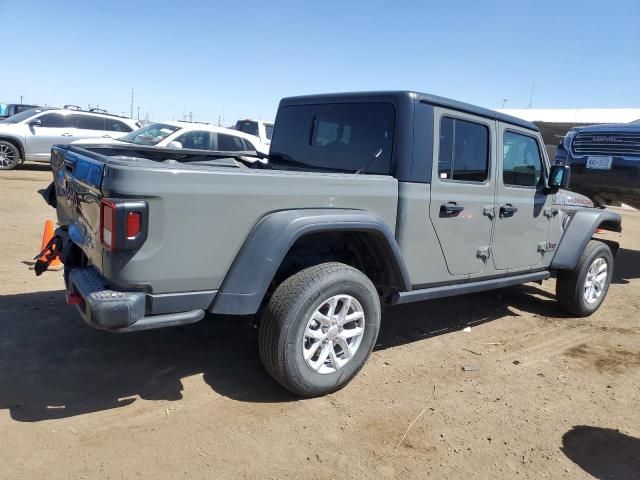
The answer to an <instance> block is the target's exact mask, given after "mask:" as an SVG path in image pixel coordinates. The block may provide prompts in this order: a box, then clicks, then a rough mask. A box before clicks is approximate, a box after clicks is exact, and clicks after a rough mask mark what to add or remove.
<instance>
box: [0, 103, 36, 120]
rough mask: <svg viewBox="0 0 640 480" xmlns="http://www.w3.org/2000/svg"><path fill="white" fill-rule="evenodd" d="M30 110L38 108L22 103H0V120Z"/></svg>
mask: <svg viewBox="0 0 640 480" xmlns="http://www.w3.org/2000/svg"><path fill="white" fill-rule="evenodd" d="M32 108H39V106H38V105H27V104H24V103H0V120H3V119H5V118H7V117H10V116H12V115H15V114H16V113H20V112H24V111H25V110H31V109H32Z"/></svg>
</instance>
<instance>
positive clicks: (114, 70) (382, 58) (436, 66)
mask: <svg viewBox="0 0 640 480" xmlns="http://www.w3.org/2000/svg"><path fill="white" fill-rule="evenodd" d="M0 19H1V21H2V25H3V28H2V34H1V40H0V45H2V47H3V48H2V63H3V75H2V76H1V77H0V101H2V102H14V101H18V100H19V96H20V95H24V102H25V103H27V102H34V103H39V104H45V103H46V104H53V105H56V104H58V105H59V104H64V103H72V104H78V105H82V106H86V105H87V104H92V105H95V104H99V105H100V106H101V107H105V108H107V109H109V110H110V111H112V112H115V113H120V112H127V113H128V112H129V109H130V92H131V88H134V89H135V104H134V105H135V107H138V106H140V111H141V116H143V115H144V114H145V113H146V112H150V113H151V115H152V117H153V118H154V119H156V120H161V119H167V118H168V119H171V118H176V119H179V118H182V115H183V113H184V112H187V113H188V112H190V111H192V112H193V118H194V120H201V121H214V122H215V121H217V119H218V116H219V115H222V114H223V109H224V115H225V124H230V123H231V122H233V121H235V120H236V119H237V118H244V117H262V118H265V119H272V118H273V117H274V116H275V112H276V109H277V105H278V101H279V99H280V98H282V97H284V96H289V95H299V94H308V93H321V92H335V91H355V90H380V89H411V90H418V91H425V92H429V93H434V94H437V95H443V96H448V97H452V98H455V99H458V100H463V101H467V102H471V103H475V104H478V105H481V106H485V107H489V108H499V107H500V106H501V105H502V99H504V98H507V99H509V101H508V102H507V104H506V105H507V107H512V108H526V107H527V106H528V104H529V97H530V94H531V89H532V85H533V83H534V82H535V91H534V96H533V107H534V108H535V107H538V108H553V107H558V108H560V107H640V48H639V47H640V1H638V0H627V1H623V0H620V1H616V0H609V1H607V2H603V1H590V0H587V1H568V0H567V1H561V0H556V1H547V0H542V1H528V0H512V1H497V0H496V1H490V0H484V1H455V0H453V1H444V2H443V1H439V2H430V1H415V2H403V1H401V0H396V1H378V0H368V1H351V2H350V1H347V0H342V1H335V0H315V1H299V2H293V1H291V2H285V1H279V0H268V1H265V0H261V1H257V2H254V1H251V0H244V1H239V2H232V1H225V2H222V1H205V0H194V1H190V0H181V1H173V2H171V1H159V0H156V1H147V0H138V1H88V2H87V1H85V2H80V1H75V0H65V1H51V0H48V1H47V0H42V1H32V0H0ZM136 110H137V108H134V115H135V114H136V113H135V112H136Z"/></svg>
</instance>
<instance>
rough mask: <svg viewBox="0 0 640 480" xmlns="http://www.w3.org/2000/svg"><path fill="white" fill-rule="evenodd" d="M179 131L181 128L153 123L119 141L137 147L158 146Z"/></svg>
mask: <svg viewBox="0 0 640 480" xmlns="http://www.w3.org/2000/svg"><path fill="white" fill-rule="evenodd" d="M178 130H180V127H176V126H174V125H169V124H167V123H152V124H150V125H147V126H145V127H142V128H139V129H138V130H134V131H133V132H131V133H129V134H127V135H125V136H124V137H120V138H118V140H120V141H121V142H128V143H134V144H136V145H157V144H158V143H160V142H161V141H162V140H164V139H165V138H167V137H168V136H169V135H171V134H172V133H174V132H177V131H178Z"/></svg>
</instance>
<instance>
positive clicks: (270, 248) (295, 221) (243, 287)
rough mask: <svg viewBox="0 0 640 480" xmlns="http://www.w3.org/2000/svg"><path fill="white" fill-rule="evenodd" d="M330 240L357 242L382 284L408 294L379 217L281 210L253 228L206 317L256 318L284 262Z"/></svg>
mask: <svg viewBox="0 0 640 480" xmlns="http://www.w3.org/2000/svg"><path fill="white" fill-rule="evenodd" d="M329 236H331V238H343V239H345V238H349V239H350V240H353V241H356V240H357V241H358V242H360V244H361V245H362V246H363V248H364V249H365V250H364V253H366V254H367V258H370V259H371V260H372V262H373V264H374V266H373V267H372V268H376V267H375V265H377V266H378V267H379V268H380V269H381V271H382V272H383V273H382V278H383V280H382V281H383V283H385V284H386V286H387V287H389V288H390V289H395V290H411V282H410V280H409V275H408V272H407V268H406V265H405V264H404V260H403V258H402V254H401V253H400V248H399V246H398V244H397V242H396V240H395V237H394V236H393V233H392V232H391V230H390V229H389V227H388V226H387V225H386V223H385V222H384V220H382V218H380V217H379V216H378V215H376V214H374V213H371V212H366V211H360V210H346V209H318V210H315V209H304V210H285V211H279V212H275V213H271V214H268V215H266V216H265V217H263V218H262V219H261V220H260V221H259V222H258V223H257V224H256V225H255V226H254V228H253V230H252V231H251V233H250V234H249V236H248V237H247V239H246V241H245V243H244V245H243V246H242V248H241V249H240V251H239V253H238V255H237V256H236V258H235V260H234V262H233V264H232V266H231V268H230V269H229V272H228V273H227V275H226V277H225V279H224V281H223V283H222V286H221V287H220V290H219V292H218V294H217V295H216V298H215V300H214V302H213V304H212V307H211V309H210V310H211V312H212V313H220V314H236V315H251V314H254V313H256V312H257V311H258V309H259V307H260V305H261V303H262V301H263V299H264V297H265V295H266V294H267V291H268V289H269V286H270V285H271V283H272V281H273V280H274V278H276V276H277V275H278V273H279V272H282V268H284V267H283V265H284V263H283V262H284V261H285V259H286V258H288V256H289V255H291V254H292V252H295V251H296V249H297V248H299V246H300V245H307V244H308V243H312V242H310V239H314V240H318V239H320V240H321V241H322V239H327V240H328V239H329V238H330V237H329ZM314 237H315V238H314ZM361 253H362V252H361ZM325 260H328V259H325ZM307 266H310V265H307ZM365 270H366V269H365ZM365 273H367V272H366V271H365ZM378 280H380V279H378Z"/></svg>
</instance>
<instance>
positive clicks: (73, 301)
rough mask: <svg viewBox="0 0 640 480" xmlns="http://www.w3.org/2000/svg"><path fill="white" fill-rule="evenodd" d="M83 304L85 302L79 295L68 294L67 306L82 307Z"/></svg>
mask: <svg viewBox="0 0 640 480" xmlns="http://www.w3.org/2000/svg"><path fill="white" fill-rule="evenodd" d="M82 302H84V299H83V298H82V295H80V294H79V293H67V304H69V305H80V304H82Z"/></svg>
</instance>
